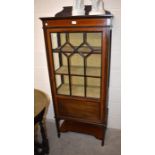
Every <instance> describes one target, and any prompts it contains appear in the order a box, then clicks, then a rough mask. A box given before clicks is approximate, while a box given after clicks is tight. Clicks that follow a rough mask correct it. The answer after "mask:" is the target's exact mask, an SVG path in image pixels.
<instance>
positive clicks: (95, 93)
mask: <svg viewBox="0 0 155 155" xmlns="http://www.w3.org/2000/svg"><path fill="white" fill-rule="evenodd" d="M100 90H101V79H100V78H91V77H87V93H86V94H87V95H86V96H87V97H91V98H100Z"/></svg>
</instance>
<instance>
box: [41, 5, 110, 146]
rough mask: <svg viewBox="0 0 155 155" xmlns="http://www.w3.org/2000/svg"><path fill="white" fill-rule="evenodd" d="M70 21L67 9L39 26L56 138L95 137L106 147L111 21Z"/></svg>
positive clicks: (85, 18)
mask: <svg viewBox="0 0 155 155" xmlns="http://www.w3.org/2000/svg"><path fill="white" fill-rule="evenodd" d="M85 9H86V15H85V16H71V7H64V10H63V11H62V12H60V13H58V14H56V16H55V17H47V18H40V19H41V20H42V24H43V30H44V38H45V45H46V55H47V62H48V71H49V79H50V87H51V93H52V96H53V106H54V112H55V120H56V127H57V133H58V137H60V133H61V132H68V131H72V132H79V133H85V134H90V135H93V136H95V137H96V138H98V139H100V140H102V145H104V137H105V130H106V127H107V116H108V104H107V103H108V88H109V70H110V52H111V33H112V32H111V26H112V24H111V23H112V17H113V16H112V15H111V13H110V12H108V11H106V14H105V15H100V16H96V15H91V16H89V15H88V12H89V11H90V9H91V6H86V8H85Z"/></svg>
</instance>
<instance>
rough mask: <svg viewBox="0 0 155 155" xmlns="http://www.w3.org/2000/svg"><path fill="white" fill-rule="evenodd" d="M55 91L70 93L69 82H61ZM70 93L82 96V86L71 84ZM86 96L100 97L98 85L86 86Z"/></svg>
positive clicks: (62, 93)
mask: <svg viewBox="0 0 155 155" xmlns="http://www.w3.org/2000/svg"><path fill="white" fill-rule="evenodd" d="M57 93H58V94H61V95H70V90H69V84H62V85H61V86H60V87H59V88H58V89H57ZM72 95H73V96H82V97H84V86H83V85H72ZM86 97H91V98H100V87H99V86H87V94H86Z"/></svg>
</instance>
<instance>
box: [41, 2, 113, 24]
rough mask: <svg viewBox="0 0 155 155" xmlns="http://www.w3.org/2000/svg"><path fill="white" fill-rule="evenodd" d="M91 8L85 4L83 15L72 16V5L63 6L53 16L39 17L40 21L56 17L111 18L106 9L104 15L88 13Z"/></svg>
mask: <svg viewBox="0 0 155 155" xmlns="http://www.w3.org/2000/svg"><path fill="white" fill-rule="evenodd" d="M90 10H91V5H86V6H85V15H80V16H72V6H66V7H63V10H62V11H61V12H58V13H57V14H56V15H55V17H41V18H40V19H41V20H42V21H44V20H56V19H84V18H113V15H112V14H111V13H110V12H109V11H107V10H106V14H104V15H89V12H90Z"/></svg>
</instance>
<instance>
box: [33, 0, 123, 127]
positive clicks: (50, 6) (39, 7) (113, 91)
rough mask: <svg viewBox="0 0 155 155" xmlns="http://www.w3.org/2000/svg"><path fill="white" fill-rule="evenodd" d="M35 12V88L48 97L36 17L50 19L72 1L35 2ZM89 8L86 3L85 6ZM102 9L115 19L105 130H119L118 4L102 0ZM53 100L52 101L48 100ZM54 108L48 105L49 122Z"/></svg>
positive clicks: (119, 64)
mask: <svg viewBox="0 0 155 155" xmlns="http://www.w3.org/2000/svg"><path fill="white" fill-rule="evenodd" d="M34 2H35V5H34V6H35V8H34V9H35V12H34V18H35V19H34V37H35V38H34V43H35V45H34V48H35V49H34V84H35V85H34V87H35V88H38V89H41V90H43V91H45V92H46V93H47V94H49V95H50V97H51V93H50V86H49V78H48V71H47V63H46V55H45V44H44V36H43V31H42V23H41V20H39V17H52V16H54V15H55V13H57V12H59V11H61V10H62V7H63V6H71V5H72V0H35V1H34ZM86 4H87V5H89V4H91V3H90V1H89V0H85V5H86ZM104 4H105V9H106V10H109V11H111V13H112V14H113V15H114V20H113V36H112V53H111V78H110V95H109V96H110V98H109V117H108V127H110V128H118V129H120V128H121V47H120V46H121V0H104ZM51 98H52V97H51ZM53 116H54V114H53V106H52V103H51V104H50V108H49V112H48V115H47V118H48V119H53Z"/></svg>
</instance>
